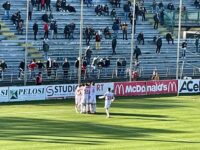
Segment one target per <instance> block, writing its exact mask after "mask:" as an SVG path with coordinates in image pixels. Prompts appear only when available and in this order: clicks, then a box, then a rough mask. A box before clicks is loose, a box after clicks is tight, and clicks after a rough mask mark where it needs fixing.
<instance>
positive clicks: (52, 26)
mask: <svg viewBox="0 0 200 150" xmlns="http://www.w3.org/2000/svg"><path fill="white" fill-rule="evenodd" d="M54 28H55V22H54V21H52V22H51V23H50V31H51V39H53V37H54Z"/></svg>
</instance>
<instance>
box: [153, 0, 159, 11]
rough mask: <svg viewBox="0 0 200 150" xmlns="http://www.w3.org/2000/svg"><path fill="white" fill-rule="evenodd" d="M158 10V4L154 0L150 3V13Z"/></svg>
mask: <svg viewBox="0 0 200 150" xmlns="http://www.w3.org/2000/svg"><path fill="white" fill-rule="evenodd" d="M158 12H159V6H158V4H157V2H156V0H154V1H153V3H152V13H158Z"/></svg>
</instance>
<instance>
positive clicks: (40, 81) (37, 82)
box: [35, 72, 42, 85]
mask: <svg viewBox="0 0 200 150" xmlns="http://www.w3.org/2000/svg"><path fill="white" fill-rule="evenodd" d="M35 83H36V85H42V73H41V72H39V73H38V74H37V76H36V80H35Z"/></svg>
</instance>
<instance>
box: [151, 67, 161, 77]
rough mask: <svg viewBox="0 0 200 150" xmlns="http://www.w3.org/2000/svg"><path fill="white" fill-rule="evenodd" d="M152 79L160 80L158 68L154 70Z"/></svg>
mask: <svg viewBox="0 0 200 150" xmlns="http://www.w3.org/2000/svg"><path fill="white" fill-rule="evenodd" d="M151 80H160V77H159V75H158V72H157V70H156V69H154V70H153V74H152V77H151Z"/></svg>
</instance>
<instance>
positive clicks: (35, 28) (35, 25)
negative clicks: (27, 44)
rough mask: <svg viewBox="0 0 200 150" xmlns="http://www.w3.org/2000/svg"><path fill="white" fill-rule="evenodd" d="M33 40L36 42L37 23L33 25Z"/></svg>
mask: <svg viewBox="0 0 200 150" xmlns="http://www.w3.org/2000/svg"><path fill="white" fill-rule="evenodd" d="M33 32H34V40H37V33H38V24H37V21H35V23H34V24H33Z"/></svg>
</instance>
